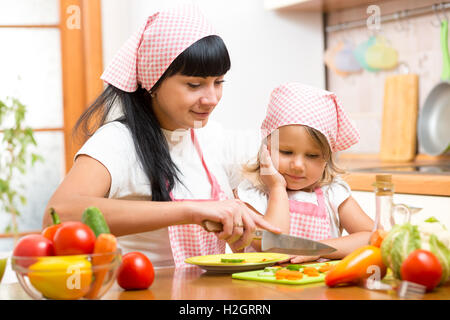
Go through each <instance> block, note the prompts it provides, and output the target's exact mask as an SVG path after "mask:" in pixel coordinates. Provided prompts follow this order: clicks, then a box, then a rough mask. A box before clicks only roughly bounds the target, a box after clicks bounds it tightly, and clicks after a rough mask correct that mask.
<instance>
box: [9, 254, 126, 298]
mask: <svg viewBox="0 0 450 320" xmlns="http://www.w3.org/2000/svg"><path fill="white" fill-rule="evenodd" d="M121 261H122V255H121V250H120V249H118V250H117V251H115V252H112V253H98V254H84V255H71V256H48V257H18V256H12V257H11V267H12V269H13V270H14V271H15V272H16V275H17V279H18V280H19V283H20V285H21V286H22V288H23V289H24V290H25V292H26V293H27V294H28V295H29V296H30V297H31V298H33V299H36V300H43V299H54V300H75V299H100V298H101V297H102V296H103V295H104V294H105V293H106V292H107V291H108V290H109V288H110V287H111V286H112V285H113V284H114V281H115V280H116V277H117V271H118V269H119V266H120V263H121Z"/></svg>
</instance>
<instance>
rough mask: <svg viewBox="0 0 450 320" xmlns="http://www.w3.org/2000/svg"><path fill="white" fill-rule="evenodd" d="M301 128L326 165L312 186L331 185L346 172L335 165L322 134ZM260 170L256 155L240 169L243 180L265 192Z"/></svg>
mask: <svg viewBox="0 0 450 320" xmlns="http://www.w3.org/2000/svg"><path fill="white" fill-rule="evenodd" d="M303 127H304V128H305V129H306V131H307V132H308V134H309V135H310V137H311V138H312V139H313V141H314V142H315V143H316V144H317V146H318V147H319V148H320V150H321V152H322V154H323V158H324V160H325V161H326V163H327V164H326V166H325V170H324V171H323V175H322V177H321V178H320V180H319V181H317V182H316V183H315V184H314V187H322V186H325V185H328V184H331V183H332V182H333V181H334V179H335V178H336V177H337V176H338V175H342V174H345V173H346V172H345V170H343V169H341V168H339V167H338V166H337V165H336V162H335V159H334V155H333V152H332V151H331V148H330V145H329V143H328V140H327V138H326V137H325V136H324V135H323V133H322V132H320V131H318V130H316V129H314V128H311V127H308V126H303ZM268 138H269V137H267V138H266V139H268ZM260 169H261V165H260V161H259V154H258V156H257V157H256V159H253V160H250V161H249V162H248V163H247V164H245V165H244V166H243V167H242V173H243V176H244V178H246V179H248V180H249V181H250V182H252V183H253V185H254V186H255V187H256V188H258V189H259V190H261V191H264V192H266V191H267V190H266V188H265V186H264V184H263V182H262V181H261V178H260V175H259V173H260Z"/></svg>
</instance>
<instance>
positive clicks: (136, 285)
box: [117, 252, 155, 290]
mask: <svg viewBox="0 0 450 320" xmlns="http://www.w3.org/2000/svg"><path fill="white" fill-rule="evenodd" d="M154 279H155V271H154V270H153V265H152V263H151V261H150V259H149V258H147V256H146V255H144V254H142V253H140V252H129V253H127V254H125V255H124V256H123V257H122V264H121V265H120V267H119V271H118V275H117V283H118V284H119V286H121V287H122V288H123V289H125V290H135V289H138V290H140V289H147V288H148V287H150V285H151V284H152V283H153V280H154Z"/></svg>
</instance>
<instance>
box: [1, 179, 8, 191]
mask: <svg viewBox="0 0 450 320" xmlns="http://www.w3.org/2000/svg"><path fill="white" fill-rule="evenodd" d="M8 190H9V181H6V180H3V179H0V194H1V193H6V192H8Z"/></svg>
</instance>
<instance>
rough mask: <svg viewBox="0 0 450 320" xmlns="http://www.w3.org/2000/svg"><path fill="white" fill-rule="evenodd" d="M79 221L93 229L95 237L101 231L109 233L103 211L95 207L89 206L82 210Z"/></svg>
mask: <svg viewBox="0 0 450 320" xmlns="http://www.w3.org/2000/svg"><path fill="white" fill-rule="evenodd" d="M81 222H83V223H84V224H86V225H88V226H89V227H90V228H91V229H92V231H94V233H95V236H96V237H98V235H99V234H101V233H111V231H110V230H109V227H108V224H107V223H106V221H105V217H104V216H103V213H102V212H101V211H100V210H99V209H98V208H96V207H89V208H87V209H86V210H84V212H83V216H82V217H81Z"/></svg>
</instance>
